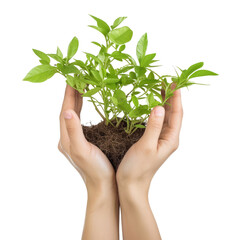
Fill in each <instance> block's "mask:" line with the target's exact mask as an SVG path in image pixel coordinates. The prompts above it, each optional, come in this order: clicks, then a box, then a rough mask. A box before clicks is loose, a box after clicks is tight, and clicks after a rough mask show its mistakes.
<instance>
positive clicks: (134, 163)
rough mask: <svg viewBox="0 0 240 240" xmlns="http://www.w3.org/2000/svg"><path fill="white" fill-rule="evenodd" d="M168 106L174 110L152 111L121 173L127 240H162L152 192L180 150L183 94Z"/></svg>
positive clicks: (119, 190) (119, 181)
mask: <svg viewBox="0 0 240 240" xmlns="http://www.w3.org/2000/svg"><path fill="white" fill-rule="evenodd" d="M168 103H170V106H166V107H165V108H163V107H160V106H157V107H155V108H154V109H153V110H152V112H151V114H150V117H149V120H148V123H147V127H146V129H145V132H144V134H143V136H142V137H141V138H140V140H139V141H138V142H136V143H135V144H134V145H132V147H131V148H130V149H129V150H128V151H127V153H126V155H125V156H124V158H123V160H122V162H121V163H120V165H119V168H118V170H117V184H118V193H119V200H120V205H121V215H122V229H123V238H124V239H125V240H135V239H136V240H146V239H154V240H161V236H160V233H159V230H158V227H157V223H156V221H155V219H154V216H153V213H152V211H151V208H150V205H149V202H148V191H149V186H150V183H151V180H152V178H153V176H154V174H155V173H156V171H157V170H158V169H159V167H160V166H161V165H162V164H163V163H164V162H165V161H166V159H167V158H168V157H169V156H170V155H171V153H173V152H174V151H175V150H176V149H177V147H178V141H179V140H178V139H179V133H180V129H181V122H182V115H183V110H182V104H181V95H180V90H177V91H175V92H174V95H173V97H171V98H170V99H169V101H168Z"/></svg>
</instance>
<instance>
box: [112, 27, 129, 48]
mask: <svg viewBox="0 0 240 240" xmlns="http://www.w3.org/2000/svg"><path fill="white" fill-rule="evenodd" d="M108 35H109V38H110V40H111V41H112V42H114V43H115V44H118V45H122V44H125V43H127V42H129V41H130V40H131V39H132V35H133V31H132V30H131V29H130V28H129V27H126V26H125V27H121V28H116V29H114V30H112V31H111V32H110V33H109V34H108Z"/></svg>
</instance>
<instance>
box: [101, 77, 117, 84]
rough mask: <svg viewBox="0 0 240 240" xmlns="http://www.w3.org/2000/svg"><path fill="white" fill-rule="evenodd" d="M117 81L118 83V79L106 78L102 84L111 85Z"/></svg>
mask: <svg viewBox="0 0 240 240" xmlns="http://www.w3.org/2000/svg"><path fill="white" fill-rule="evenodd" d="M119 81H120V79H118V78H107V79H105V80H104V83H106V84H111V83H117V82H119Z"/></svg>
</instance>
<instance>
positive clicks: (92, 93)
mask: <svg viewBox="0 0 240 240" xmlns="http://www.w3.org/2000/svg"><path fill="white" fill-rule="evenodd" d="M100 90H101V88H100V87H96V88H93V89H91V90H88V91H87V92H86V93H84V94H83V95H82V96H83V97H90V96H92V95H94V94H96V93H97V92H99V91H100Z"/></svg>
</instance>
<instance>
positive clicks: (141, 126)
mask: <svg viewBox="0 0 240 240" xmlns="http://www.w3.org/2000/svg"><path fill="white" fill-rule="evenodd" d="M134 127H136V128H146V126H144V125H141V124H136V125H135V126H134Z"/></svg>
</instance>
